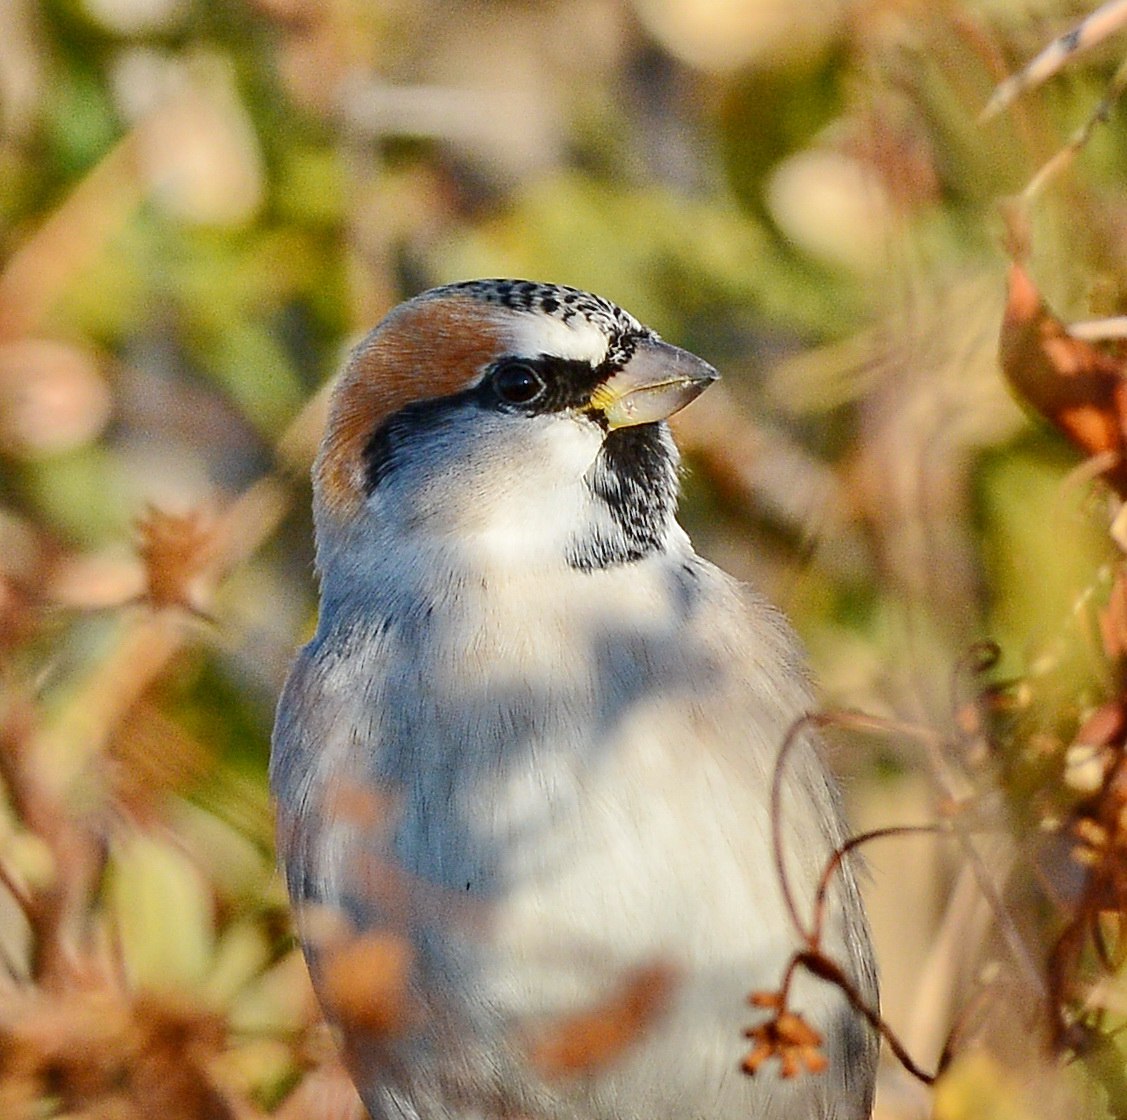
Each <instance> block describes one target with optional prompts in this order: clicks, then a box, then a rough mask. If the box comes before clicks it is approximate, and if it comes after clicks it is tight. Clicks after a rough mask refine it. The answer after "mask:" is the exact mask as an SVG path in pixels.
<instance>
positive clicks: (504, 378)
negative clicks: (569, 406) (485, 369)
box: [493, 362, 544, 404]
mask: <svg viewBox="0 0 1127 1120" xmlns="http://www.w3.org/2000/svg"><path fill="white" fill-rule="evenodd" d="M493 388H494V389H495V390H496V391H497V395H498V396H499V397H500V398H501V399H502V400H503V401H508V402H509V404H529V403H530V402H531V401H534V400H536V398H537V397H538V396H540V394H541V393H542V392H544V381H543V379H542V378H541V377H540V374H538V373H537V372H536V370H534V369H533V368H532V367H531V366H529V365H526V364H525V363H524V362H506V363H505V364H504V365H503V366H500V367H498V369H497V371H496V372H495V373H494V374H493Z"/></svg>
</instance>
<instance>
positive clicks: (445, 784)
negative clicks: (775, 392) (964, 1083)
mask: <svg viewBox="0 0 1127 1120" xmlns="http://www.w3.org/2000/svg"><path fill="white" fill-rule="evenodd" d="M716 376H717V374H716V372H715V370H714V369H713V368H712V367H711V366H710V365H708V364H707V363H705V362H704V361H702V360H701V359H700V358H698V357H696V356H694V355H692V354H690V353H688V352H687V351H685V350H682V349H679V348H678V347H676V346H673V345H671V344H669V343H667V342H665V341H663V340H662V339H661V338H660V337H659V336H658V335H657V334H656V333H654V331H652V330H650V329H648V328H647V327H645V326H643V325H642V324H641V323H639V322H638V321H637V320H636V319H635V318H633V317H632V316H631V315H630V314H628V313H627V312H626V311H624V310H622V309H621V308H619V307H618V306H616V305H615V304H613V303H611V302H610V301H608V300H606V299H603V298H601V297H599V296H596V295H592V294H590V293H587V292H583V291H580V290H577V289H574V288H569V287H564V286H561V285H554V284H545V283H536V282H532V281H520V280H475V281H469V282H464V283H457V284H451V285H448V286H444V287H440V288H435V289H432V290H430V291H427V292H424V293H423V294H421V295H419V296H416V297H415V298H413V299H411V300H409V301H407V302H406V303H403V304H401V305H400V306H399V307H397V308H396V309H395V310H393V311H392V312H391V313H390V314H389V315H388V316H387V317H386V318H385V319H384V320H383V321H382V322H381V323H380V324H379V325H378V326H377V327H376V328H375V329H374V330H373V331H372V332H371V333H370V334H369V335H368V336H367V337H366V338H364V339H363V341H362V342H360V344H359V345H358V346H357V347H356V348H355V350H354V351H353V352H352V354H351V356H350V358H349V359H348V361H347V363H346V365H345V368H344V369H343V371H342V373H341V375H340V378H339V380H338V382H337V385H336V387H335V390H334V392H333V395H332V399H331V404H330V408H329V416H328V422H327V427H326V432H325V435H324V439H323V442H322V443H321V446H320V450H319V452H318V455H317V458H316V461H315V464H314V468H313V508H314V524H315V536H316V566H317V571H318V574H319V579H320V593H321V599H320V613H319V619H318V625H317V629H316V633H315V636H314V637H313V638H312V640H311V641H310V642H309V643H308V644H307V645H306V646H305V647H304V648H303V649H302V650H301V651H300V653H299V655H298V657H297V660H296V663H295V664H294V666H293V669H292V671H291V673H290V676H289V678H288V680H287V682H286V684H285V687H284V689H283V692H282V695H281V699H280V702H279V707H278V712H277V720H276V726H275V730H274V736H273V745H272V752H271V784H272V790H273V793H274V796H275V799H276V803H277V808H278V820H279V826H278V844H279V852H280V857H281V860H282V862H283V864H284V869H285V874H286V879H287V884H288V888H289V891H290V895H291V898H292V901H293V904H294V907H295V912H296V914H297V918H298V926H299V932H300V934H301V936H302V939H303V942H304V949H305V952H306V956H307V959H308V961H309V965H310V971H311V975H312V978H313V983H314V987H315V989H316V990H317V991H318V994H319V996H320V998H321V1001H322V1005H323V1007H324V1010H325V1012H326V1015H327V1017H328V1018H329V1020H330V1021H333V1022H335V1024H336V1026H337V1028H338V1031H339V1035H340V1039H341V1042H342V1046H343V1052H344V1056H345V1061H346V1063H347V1065H348V1068H349V1071H350V1073H351V1075H352V1077H353V1078H354V1080H355V1082H356V1085H357V1088H358V1090H359V1092H360V1095H361V1097H362V1099H363V1101H364V1103H365V1105H366V1107H367V1108H368V1110H369V1112H370V1113H371V1115H372V1117H373V1118H374V1120H403V1118H418V1120H443V1118H450V1120H455V1118H456V1120H471V1118H473V1120H485V1118H499V1117H506V1118H509V1117H511V1118H517V1117H519V1118H522V1120H539V1118H541V1117H544V1118H552V1120H580V1118H582V1120H604V1118H605V1120H611V1118H613V1120H690V1118H694V1117H700V1118H705V1117H708V1118H717V1120H729V1118H730V1120H737V1118H739V1120H753V1118H754V1120H783V1118H786V1120H821V1118H831V1117H832V1118H834V1120H860V1118H864V1117H868V1116H869V1115H870V1111H871V1104H872V1095H873V1083H874V1077H875V1065H876V1051H877V1044H876V1040H875V1038H874V1037H873V1035H872V1033H871V1032H870V1031H869V1029H868V1028H867V1026H866V1025H865V1024H864V1023H863V1022H862V1021H861V1020H860V1017H859V1016H858V1014H857V1013H856V1011H854V1010H853V1009H852V1008H851V1007H850V1006H849V1004H848V1003H847V1001H846V999H845V997H844V996H843V995H842V993H841V992H840V991H839V990H838V988H836V987H835V986H833V985H830V984H827V983H825V982H824V981H821V980H819V979H817V978H814V977H811V976H804V975H799V976H798V977H797V978H796V980H795V983H794V986H793V988H792V991H791V996H790V1005H791V1006H793V1007H794V1008H796V1009H798V1010H800V1012H801V1014H802V1015H803V1016H804V1018H805V1019H806V1021H807V1022H809V1023H810V1024H811V1025H812V1026H813V1027H814V1028H815V1029H816V1030H817V1031H819V1032H820V1033H821V1034H822V1036H823V1039H824V1041H823V1045H822V1054H823V1055H824V1057H825V1058H826V1059H827V1061H828V1066H827V1068H826V1069H825V1070H824V1071H823V1072H820V1073H817V1074H814V1073H810V1074H805V1075H803V1076H798V1077H784V1076H781V1075H780V1071H779V1069H778V1068H777V1063H767V1064H766V1065H765V1066H764V1068H763V1069H761V1070H759V1072H757V1073H756V1075H755V1076H754V1077H749V1076H748V1075H747V1074H746V1073H745V1072H742V1071H741V1069H740V1061H741V1057H742V1056H743V1055H744V1054H745V1053H746V1051H747V1046H748V1044H747V1041H746V1038H745V1037H744V1036H745V1032H746V1031H747V1028H748V1026H749V1022H750V1020H751V1019H752V1018H753V1017H754V1015H755V1014H756V1012H755V1011H753V1010H752V1009H751V1008H749V1006H748V1001H747V993H748V992H749V990H752V989H757V988H759V989H766V988H772V987H777V986H778V983H779V980H780V976H781V973H782V971H783V969H784V968H785V966H786V963H787V961H788V959H789V957H790V955H791V954H792V953H793V951H794V950H795V949H796V948H798V947H799V936H798V934H797V932H796V930H795V927H794V923H793V921H792V920H791V918H790V917H789V916H788V910H787V907H786V904H785V900H784V897H783V893H782V888H781V885H780V869H779V867H778V865H777V861H776V859H775V857H774V855H773V854H772V844H771V828H772V821H771V805H770V787H771V781H772V773H773V767H774V763H775V760H776V758H777V755H778V752H779V750H780V748H781V746H782V744H783V742H784V740H785V739H786V737H787V735H788V732H789V731H790V729H792V728H793V727H795V726H796V721H799V720H800V719H801V717H802V716H803V715H804V714H806V713H809V712H810V711H811V710H812V707H813V699H812V693H811V685H810V681H809V676H808V673H807V670H806V668H805V665H804V660H803V655H802V653H801V651H800V648H799V644H798V641H797V639H796V637H795V635H794V634H793V633H792V631H791V629H790V627H789V625H788V624H787V622H786V621H785V620H784V618H783V616H782V615H781V614H780V612H779V611H778V610H777V609H775V608H774V607H773V606H771V605H769V604H768V603H767V602H766V601H765V600H764V599H763V598H762V597H761V596H760V595H759V594H757V593H756V592H754V591H752V590H750V589H749V588H747V587H744V586H741V585H740V584H738V583H737V582H736V581H734V580H733V579H732V578H730V577H729V576H727V575H726V574H725V573H723V572H722V571H720V570H719V569H718V568H716V567H715V566H713V565H712V564H711V563H709V562H708V561H707V560H704V559H702V558H701V557H700V556H698V555H697V554H696V553H695V552H694V550H693V547H692V545H691V543H690V541H689V538H688V536H687V535H686V533H685V532H684V530H683V529H682V528H681V527H680V525H679V524H678V522H677V520H676V507H677V500H678V492H679V471H680V465H679V456H678V452H677V448H676V446H675V444H674V442H673V439H672V437H671V434H670V430H669V426H668V424H667V423H666V421H667V418H668V417H669V416H670V415H672V414H673V413H675V412H676V411H677V410H678V409H680V408H682V407H683V406H685V405H686V404H688V403H689V402H690V401H692V400H693V399H694V398H695V397H696V396H697V395H698V394H699V393H701V392H702V391H703V390H704V389H706V388H707V386H708V385H709V384H710V383H711V382H713V381H714V380H715V378H716ZM781 815H782V820H781V822H780V833H781V837H782V848H783V857H784V860H785V863H786V871H787V874H788V876H789V880H790V882H791V883H792V884H793V885H794V892H795V894H796V896H797V897H798V898H799V899H800V900H809V899H812V898H813V896H814V893H815V891H816V888H817V883H818V880H819V876H820V875H821V872H822V869H823V867H824V865H825V864H826V861H827V860H828V859H829V858H830V857H831V855H832V853H833V851H834V849H835V848H836V847H837V846H838V845H839V844H841V843H842V841H843V840H844V839H845V838H846V831H845V825H844V823H843V820H842V815H841V811H840V808H839V796H838V791H837V788H836V786H835V784H834V781H833V780H832V778H831V776H830V774H829V772H828V771H827V769H826V767H825V765H824V762H823V761H822V758H821V754H820V749H819V743H818V742H817V738H816V736H815V735H814V734H813V733H809V734H804V735H803V736H802V737H801V739H800V740H797V741H796V742H795V744H794V749H792V750H791V751H790V752H789V753H788V757H787V767H786V770H785V775H784V779H783V797H782V806H781ZM803 904H805V901H804V902H803ZM828 907H829V908H828V910H827V917H826V925H825V934H824V939H823V947H824V949H825V950H826V952H827V953H828V954H829V955H830V956H832V958H833V959H834V960H835V961H836V962H837V963H838V964H839V965H840V966H841V968H842V970H843V972H844V973H845V974H846V975H847V976H848V977H849V979H850V982H851V983H852V984H853V985H854V986H855V988H856V990H857V991H858V992H859V993H861V995H862V996H864V998H865V999H866V1000H867V1001H868V1002H869V1003H870V1005H875V1001H876V998H877V991H876V976H875V966H874V961H873V954H872V949H871V946H870V940H869V932H868V928H867V924H866V919H865V915H864V911H863V908H862V904H861V900H860V895H859V891H858V886H857V882H856V870H855V868H854V867H853V865H852V864H850V863H848V861H846V862H845V865H844V866H843V867H842V868H841V873H840V874H839V875H838V876H837V877H836V878H835V880H834V885H833V888H832V889H831V891H830V894H829V901H828ZM349 946H353V947H355V946H359V947H360V951H353V952H350V951H349ZM373 992H375V993H380V992H382V993H384V994H385V999H384V1002H385V1004H386V1006H383V1007H365V1006H359V1007H357V1006H356V1004H357V1002H358V1001H357V999H355V998H350V997H354V996H357V995H358V994H361V995H362V994H363V993H373ZM365 998H367V997H365ZM373 998H374V997H373ZM360 1002H361V1003H362V1001H360ZM772 1067H774V1068H772Z"/></svg>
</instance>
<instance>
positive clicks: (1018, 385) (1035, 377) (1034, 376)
mask: <svg viewBox="0 0 1127 1120" xmlns="http://www.w3.org/2000/svg"><path fill="white" fill-rule="evenodd" d="M1000 357H1001V363H1002V372H1003V373H1004V374H1005V377H1006V380H1007V381H1008V382H1009V384H1010V387H1011V388H1012V389H1013V390H1014V392H1015V393H1017V395H1018V397H1019V398H1020V399H1021V400H1022V401H1024V402H1025V403H1026V404H1027V405H1029V406H1030V407H1031V408H1033V409H1035V410H1036V411H1037V412H1039V413H1040V414H1041V415H1042V416H1043V417H1045V419H1046V420H1048V421H1049V422H1050V423H1051V424H1053V425H1054V426H1055V427H1056V428H1057V429H1059V430H1060V431H1061V432H1063V433H1064V435H1065V436H1066V437H1067V438H1068V439H1069V440H1070V441H1071V442H1072V443H1073V444H1074V445H1075V446H1076V447H1077V448H1078V449H1079V450H1080V451H1081V452H1083V453H1084V455H1085V456H1086V457H1092V456H1095V455H1110V456H1114V457H1115V461H1114V462H1113V463H1112V464H1111V465H1110V466H1109V467H1108V468H1107V469H1106V471H1105V472H1104V478H1105V479H1106V480H1107V482H1108V484H1109V485H1110V486H1112V487H1113V488H1114V490H1115V491H1116V493H1118V494H1119V495H1120V496H1121V497H1127V458H1125V454H1124V451H1125V446H1127V441H1125V439H1124V417H1125V416H1127V387H1125V383H1124V379H1123V372H1124V370H1123V363H1122V362H1120V361H1118V360H1117V359H1116V358H1113V357H1112V356H1111V355H1109V354H1105V353H1104V352H1103V351H1102V350H1097V349H1096V348H1095V347H1094V346H1092V345H1091V344H1090V343H1088V342H1084V341H1082V340H1081V339H1078V338H1073V337H1072V336H1071V335H1070V334H1069V333H1068V331H1067V330H1066V328H1065V325H1064V324H1063V323H1062V322H1061V321H1060V320H1059V319H1058V318H1057V317H1056V316H1055V315H1054V314H1053V313H1052V312H1051V311H1050V310H1049V309H1048V308H1047V307H1046V306H1045V303H1044V300H1042V298H1041V294H1040V292H1038V291H1037V288H1036V287H1035V286H1034V284H1033V281H1032V280H1031V279H1030V278H1029V274H1028V273H1027V272H1026V271H1025V269H1024V268H1023V267H1022V266H1021V265H1020V264H1017V263H1015V264H1012V265H1011V266H1010V274H1009V288H1008V293H1007V300H1006V312H1005V318H1004V319H1003V322H1002V336H1001V341H1000Z"/></svg>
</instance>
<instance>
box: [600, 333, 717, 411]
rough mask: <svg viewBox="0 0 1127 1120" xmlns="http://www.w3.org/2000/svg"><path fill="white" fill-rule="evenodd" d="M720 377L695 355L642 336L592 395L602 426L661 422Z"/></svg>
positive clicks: (694, 398)
mask: <svg viewBox="0 0 1127 1120" xmlns="http://www.w3.org/2000/svg"><path fill="white" fill-rule="evenodd" d="M719 376H720V375H719V374H718V373H717V372H716V370H714V369H713V368H712V366H710V365H709V364H708V363H707V362H704V361H701V359H700V358H698V357H697V356H696V355H695V354H690V353H689V352H688V351H687V350H682V349H680V348H679V347H677V346H670V345H669V343H668V342H662V341H661V340H660V339H650V338H647V339H643V340H642V341H641V342H639V343H638V344H637V346H636V347H635V349H634V353H633V354H632V355H631V356H630V360H629V361H628V362H627V363H626V364H625V365H624V366H623V367H622V368H621V369H620V370H618V371H616V372H615V373H614V374H613V375H612V376H611V377H609V378H608V379H607V380H606V381H604V382H603V383H602V384H601V385H599V386H598V388H596V389H595V391H594V393H592V394H591V407H592V408H593V409H595V410H596V411H598V412H601V413H602V414H603V415H604V416H605V417H606V421H607V426H608V427H609V428H610V429H611V430H613V429H615V428H629V427H632V426H633V425H635V424H650V423H653V421H655V420H664V419H666V418H667V417H669V416H672V415H673V413H675V412H676V411H678V409H682V408H684V407H685V405H687V404H688V403H689V402H690V401H692V400H696V398H697V397H699V396H700V394H701V393H703V392H704V391H705V389H707V388H708V387H709V385H711V384H712V382H713V381H715V380H716V379H717V378H718V377H719Z"/></svg>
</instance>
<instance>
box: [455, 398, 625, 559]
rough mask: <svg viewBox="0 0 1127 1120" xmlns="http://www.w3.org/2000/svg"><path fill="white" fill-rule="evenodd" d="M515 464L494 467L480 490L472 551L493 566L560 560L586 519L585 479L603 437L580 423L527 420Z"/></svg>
mask: <svg viewBox="0 0 1127 1120" xmlns="http://www.w3.org/2000/svg"><path fill="white" fill-rule="evenodd" d="M528 436H529V437H530V438H528V439H527V440H522V441H521V444H522V446H521V447H520V449H519V451H517V455H516V459H515V460H514V459H510V458H506V459H505V460H504V461H501V462H498V463H497V464H495V465H494V464H491V467H493V466H495V468H496V470H497V471H498V474H497V475H496V476H495V477H494V479H493V480H485V481H486V482H487V485H486V486H484V487H482V496H483V502H482V506H481V507H480V512H481V514H482V515H483V516H482V520H481V523H480V526H479V531H478V532H477V533H475V534H473V536H474V538H475V539H474V540H473V541H472V542H467V543H469V544H470V547H472V548H475V549H477V548H480V549H481V550H483V552H484V553H485V556H483V557H482V558H483V559H485V558H486V557H487V558H488V559H490V560H492V561H494V562H502V563H503V562H505V561H507V560H509V561H520V560H528V559H532V558H534V557H537V556H544V557H551V558H556V559H559V558H562V557H563V556H564V555H565V554H566V552H567V547H568V544H569V543H570V541H571V540H572V538H573V536H574V534H575V532H576V528H577V526H580V525H583V524H584V523H585V522H586V521H587V520H588V519H589V518H590V517H591V508H590V507H591V501H592V499H591V492H590V490H589V488H588V487H587V485H586V483H585V482H584V475H585V474H586V473H587V471H588V470H589V469H590V467H591V464H592V463H593V462H594V461H595V458H596V457H597V455H598V454H599V449H600V448H601V447H602V441H603V436H602V432H601V431H600V430H599V429H598V428H597V427H596V426H595V425H594V424H593V423H591V422H589V421H587V420H582V419H579V418H575V419H571V418H567V419H565V418H563V417H551V418H549V419H548V421H547V422H546V423H537V422H536V421H535V420H532V421H529V429H528Z"/></svg>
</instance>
